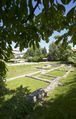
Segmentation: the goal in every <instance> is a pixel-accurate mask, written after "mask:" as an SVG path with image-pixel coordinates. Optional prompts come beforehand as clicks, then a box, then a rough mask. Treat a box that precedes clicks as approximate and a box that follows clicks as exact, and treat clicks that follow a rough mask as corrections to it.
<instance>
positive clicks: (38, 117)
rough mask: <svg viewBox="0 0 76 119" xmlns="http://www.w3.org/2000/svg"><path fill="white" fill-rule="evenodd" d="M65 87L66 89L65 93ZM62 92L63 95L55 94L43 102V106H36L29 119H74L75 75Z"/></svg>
mask: <svg viewBox="0 0 76 119" xmlns="http://www.w3.org/2000/svg"><path fill="white" fill-rule="evenodd" d="M65 87H68V90H67V91H66V88H65ZM59 88H62V87H59ZM59 88H58V89H59ZM64 90H65V93H63V92H61V93H60V94H58V93H57V92H56V93H55V94H54V95H55V98H50V99H48V101H45V104H46V105H45V106H39V105H38V106H37V107H36V108H35V110H34V112H33V114H32V115H31V116H30V117H29V119H34V118H35V119H76V75H74V77H73V80H72V81H69V82H68V83H66V85H65V86H64V87H63V91H64ZM50 97H51V94H50Z"/></svg>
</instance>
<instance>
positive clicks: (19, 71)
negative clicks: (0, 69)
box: [6, 62, 56, 78]
mask: <svg viewBox="0 0 76 119" xmlns="http://www.w3.org/2000/svg"><path fill="white" fill-rule="evenodd" d="M50 63H56V62H45V63H39V64H32V65H17V66H7V69H8V71H7V77H6V78H12V77H15V76H20V75H23V74H27V73H31V72H34V71H38V70H39V69H34V68H35V67H36V66H39V67H43V66H44V65H47V64H50Z"/></svg>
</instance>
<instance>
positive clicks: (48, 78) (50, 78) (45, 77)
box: [39, 76, 53, 81]
mask: <svg viewBox="0 0 76 119" xmlns="http://www.w3.org/2000/svg"><path fill="white" fill-rule="evenodd" d="M39 78H43V79H47V80H51V81H52V80H53V78H52V77H47V76H39Z"/></svg>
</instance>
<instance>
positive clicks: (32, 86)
mask: <svg viewBox="0 0 76 119" xmlns="http://www.w3.org/2000/svg"><path fill="white" fill-rule="evenodd" d="M6 85H7V88H9V89H10V90H11V89H16V88H18V87H20V86H21V85H22V86H23V87H28V89H29V90H30V91H31V92H33V91H35V90H37V89H39V88H41V87H42V88H45V87H46V86H47V85H48V83H45V82H42V81H38V80H35V79H32V78H27V77H23V78H19V79H15V80H12V81H9V82H7V83H6Z"/></svg>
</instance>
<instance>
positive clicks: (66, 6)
mask: <svg viewBox="0 0 76 119" xmlns="http://www.w3.org/2000/svg"><path fill="white" fill-rule="evenodd" d="M32 2H33V6H35V5H36V2H34V0H33V1H32ZM58 2H59V3H61V0H58ZM75 5H76V2H75V4H73V1H71V2H70V3H69V4H68V5H65V8H66V11H65V15H66V14H67V13H68V11H69V10H70V9H71V8H72V7H74V6H75ZM42 9H43V5H42V4H40V5H39V7H38V8H37V9H36V10H35V15H38V14H39V13H40V12H41V11H42ZM65 32H66V30H65V29H64V30H62V31H61V32H60V33H59V32H57V31H54V33H53V34H52V36H50V37H49V39H50V40H49V42H48V43H46V42H45V41H43V40H42V39H41V41H40V43H39V44H40V47H41V48H43V47H46V49H47V51H48V50H49V45H50V44H51V43H52V42H54V41H55V38H54V36H56V35H62V34H64V33H65ZM69 39H70V38H69V37H68V40H69ZM14 45H15V43H12V47H13V49H14ZM70 45H71V46H72V48H76V45H75V46H74V47H73V44H70ZM16 49H19V48H16ZM26 50H27V49H24V51H25V52H26Z"/></svg>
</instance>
